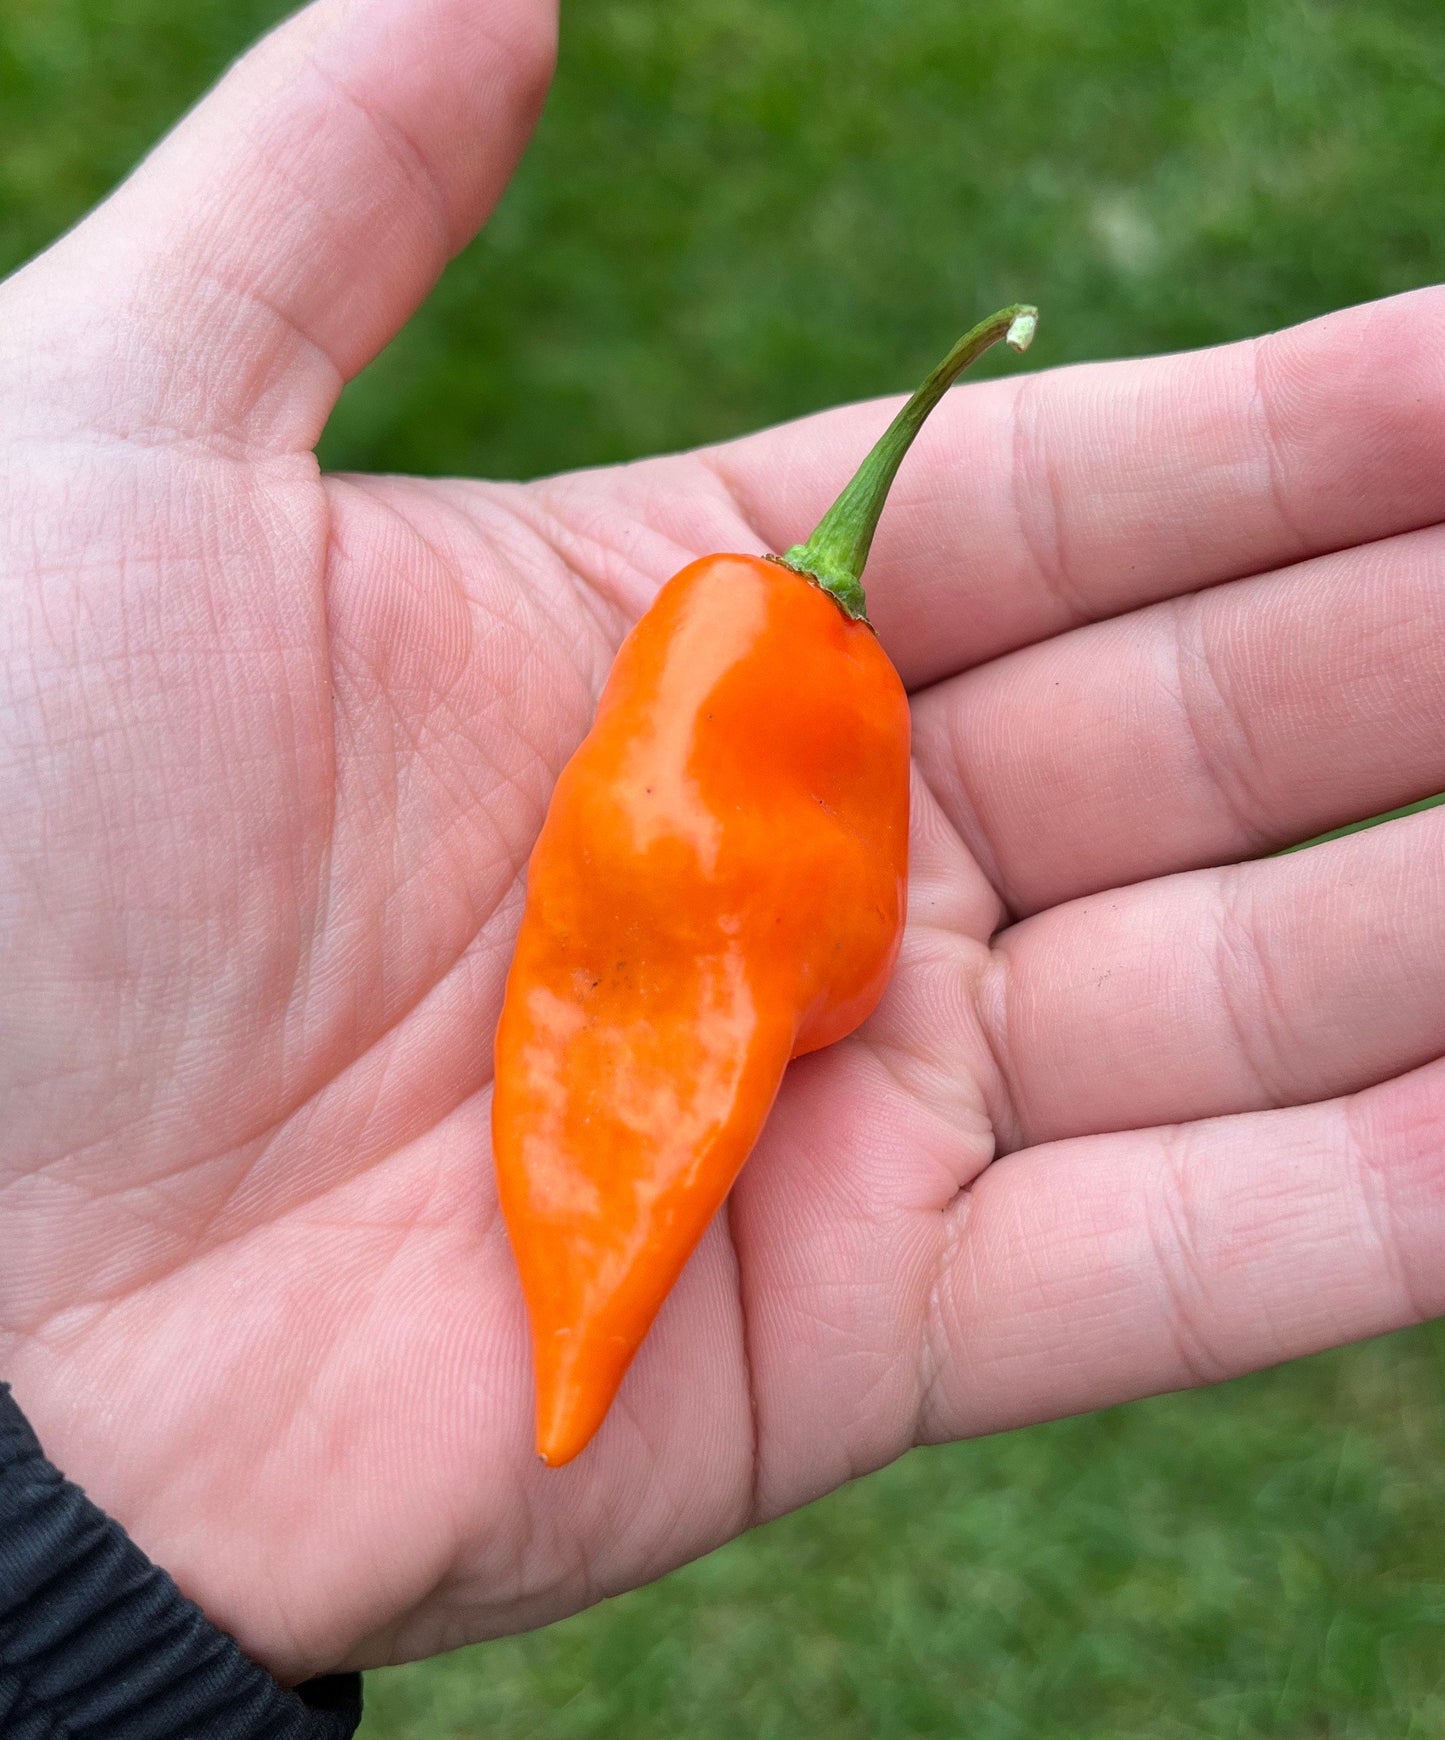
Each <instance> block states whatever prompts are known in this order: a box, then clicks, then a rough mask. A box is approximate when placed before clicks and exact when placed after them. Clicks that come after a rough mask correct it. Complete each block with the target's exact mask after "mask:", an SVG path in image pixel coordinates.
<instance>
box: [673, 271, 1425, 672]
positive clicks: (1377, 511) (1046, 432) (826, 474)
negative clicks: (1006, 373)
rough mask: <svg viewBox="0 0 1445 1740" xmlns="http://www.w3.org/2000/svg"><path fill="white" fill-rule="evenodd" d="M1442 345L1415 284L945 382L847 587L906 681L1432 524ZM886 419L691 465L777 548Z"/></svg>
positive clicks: (716, 452) (873, 417)
mask: <svg viewBox="0 0 1445 1740" xmlns="http://www.w3.org/2000/svg"><path fill="white" fill-rule="evenodd" d="M1043 318H1044V321H1045V322H1047V320H1048V309H1047V307H1046V306H1045V308H1044V313H1043ZM1442 340H1445V290H1442V289H1439V288H1431V289H1427V290H1418V291H1411V292H1408V293H1407V294H1405V295H1402V296H1395V297H1391V298H1389V299H1388V300H1386V301H1383V302H1374V303H1366V304H1363V305H1361V306H1360V307H1357V308H1349V309H1345V310H1343V311H1341V312H1339V313H1337V314H1329V315H1325V316H1324V317H1323V318H1322V319H1319V320H1312V321H1309V322H1307V323H1306V324H1305V325H1303V326H1296V327H1292V328H1289V329H1287V330H1285V331H1283V332H1278V333H1273V334H1271V335H1269V336H1268V337H1265V338H1259V339H1252V340H1247V341H1245V342H1243V343H1239V344H1230V345H1224V346H1221V347H1219V348H1217V349H1213V350H1205V351H1196V352H1191V353H1187V354H1182V355H1176V356H1165V357H1155V358H1150V359H1147V360H1143V361H1132V362H1113V363H1103V364H1098V363H1091V364H1085V365H1082V366H1078V367H1073V368H1067V369H1060V370H1057V371H1054V372H1052V373H1044V374H1033V375H1023V376H1010V377H1007V378H1004V379H1001V380H994V381H988V382H984V383H980V384H978V385H974V386H965V387H962V388H956V389H955V390H954V391H953V392H952V393H950V394H949V396H948V398H947V399H946V400H945V401H944V402H943V404H942V405H940V406H939V408H938V410H937V411H935V413H934V415H933V418H932V420H931V421H930V423H929V425H928V426H927V428H925V430H924V431H923V433H922V434H921V435H920V436H919V438H918V442H917V445H916V447H915V448H914V450H913V453H912V454H911V455H910V456H909V458H908V459H907V460H906V461H905V462H904V468H903V470H902V471H901V472H900V474H899V479H898V483H897V484H896V485H895V488H894V491H893V496H892V498H891V500H890V502H889V506H888V508H887V510H886V512H885V513H884V515H883V521H882V525H881V527H880V529H879V533H878V538H877V541H876V543H875V544H874V547H873V555H872V559H871V561H870V562H869V565H868V572H867V574H866V576H865V584H866V586H867V590H868V603H869V615H870V617H871V618H872V620H873V622H874V623H875V625H876V626H877V628H878V631H879V634H880V636H881V637H882V640H883V642H884V645H885V646H887V647H888V649H889V651H890V653H891V654H892V655H893V657H894V659H895V661H896V662H897V663H898V666H899V669H900V670H901V671H902V673H903V676H904V680H905V681H906V682H907V683H908V684H909V686H910V687H920V686H922V685H924V684H927V683H930V682H934V681H936V680H937V679H938V678H940V677H943V676H948V675H950V674H952V673H954V672H956V671H958V670H960V669H963V668H965V667H967V666H969V665H973V664H977V663H979V662H981V661H982V660H985V659H988V658H992V657H994V656H996V655H997V654H999V653H1002V652H1005V651H1008V650H1010V649H1012V648H1014V647H1018V646H1023V645H1027V644H1029V643H1031V642H1033V641H1037V640H1042V639H1044V638H1046V637H1048V636H1050V635H1053V634H1057V633H1059V632H1060V631H1061V630H1063V629H1066V628H1070V627H1075V626H1077V625H1078V624H1080V623H1082V622H1086V621H1093V620H1096V619H1098V618H1101V617H1107V616H1115V615H1119V614H1121V613H1123V612H1125V611H1128V610H1132V609H1134V608H1136V607H1137V606H1139V605H1141V604H1147V603H1152V602H1155V601H1156V600H1158V599H1161V598H1167V597H1171V596H1173V595H1174V594H1176V593H1182V592H1191V591H1195V590H1197V589H1198V588H1200V587H1204V586H1211V585H1214V584H1216V583H1217V582H1219V581H1223V580H1231V579H1237V578H1239V577H1240V576H1241V575H1245V574H1254V573H1260V572H1262V571H1264V570H1266V569H1270V568H1275V567H1279V566H1281V565H1283V564H1285V563H1289V562H1294V561H1298V560H1300V559H1301V558H1303V557H1305V556H1313V555H1320V554H1323V553H1325V552H1327V551H1330V550H1337V549H1344V548H1348V547H1350V546H1352V545H1354V544H1359V543H1365V542H1368V541H1371V540H1374V539H1376V538H1383V537H1388V536H1391V535H1392V534H1394V533H1397V532H1403V531H1409V530H1412V529H1414V528H1416V527H1418V526H1422V525H1429V524H1433V523H1434V522H1435V521H1436V520H1438V519H1439V518H1441V517H1442V514H1445V471H1442V469H1441V467H1440V465H1439V461H1438V455H1439V451H1440V443H1441V438H1442V435H1445V343H1442ZM891 409H892V407H890V406H889V405H887V404H869V405H852V406H847V407H845V408H843V409H841V410H837V411H832V412H828V413H825V414H824V415H823V416H821V417H813V418H808V419H805V420H803V421H801V422H796V423H791V424H786V425H783V426H781V427H779V428H776V429H769V430H764V431H763V432H762V433H760V434H757V435H753V436H749V437H747V438H745V439H744V440H741V441H737V442H733V443H730V444H729V445H727V446H724V447H719V448H716V449H713V450H712V451H711V452H710V453H708V454H707V455H706V456H705V457H706V458H707V461H708V463H709V465H710V466H711V467H712V468H713V469H714V470H716V472H717V473H718V474H719V475H720V476H721V477H722V479H723V481H724V482H725V483H726V485H727V487H728V489H729V491H730V492H731V494H732V495H733V497H734V499H735V500H736V501H737V502H738V504H739V506H740V508H741V509H742V511H743V513H744V514H745V515H746V517H747V518H748V520H749V522H750V524H751V525H752V526H753V528H754V529H755V530H756V532H757V533H758V535H759V537H760V538H761V539H762V540H763V541H764V542H766V543H767V544H768V545H769V547H770V548H772V549H775V550H784V549H787V548H788V547H789V546H790V545H791V544H794V543H797V542H800V541H801V539H802V538H803V537H805V536H806V535H807V533H808V531H809V530H810V528H811V527H812V526H813V525H815V524H816V523H817V521H818V519H819V518H820V517H821V516H822V514H823V512H824V511H825V510H826V508H827V507H828V505H829V503H830V502H831V500H832V498H833V497H834V496H835V495H836V494H837V492H838V490H839V489H840V488H841V487H842V485H843V483H844V482H846V480H847V478H848V476H849V475H850V474H851V471H852V469H853V467H854V465H856V463H857V461H858V460H859V459H860V458H861V457H862V455H863V453H864V452H865V451H866V450H867V448H868V446H869V445H870V443H871V442H872V440H873V439H874V437H875V436H876V435H877V434H878V433H879V431H880V430H881V428H882V426H883V424H884V423H885V422H886V420H887V417H888V416H889V415H890V414H891Z"/></svg>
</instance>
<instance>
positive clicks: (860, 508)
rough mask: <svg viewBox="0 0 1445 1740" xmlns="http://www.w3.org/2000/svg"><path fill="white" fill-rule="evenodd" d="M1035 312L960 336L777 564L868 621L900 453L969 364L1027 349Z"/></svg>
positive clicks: (986, 323) (1009, 315) (1011, 312)
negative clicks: (872, 573) (876, 556)
mask: <svg viewBox="0 0 1445 1740" xmlns="http://www.w3.org/2000/svg"><path fill="white" fill-rule="evenodd" d="M1038 320H1039V311H1038V309H1037V308H1030V307H1029V306H1028V305H1027V304H1025V303H1015V304H1014V305H1013V307H1011V308H1001V309H999V311H998V313H997V314H991V315H989V317H988V319H987V320H981V321H980V322H979V323H978V325H977V326H975V327H974V328H973V330H972V331H971V332H966V333H964V335H963V337H962V338H961V339H959V341H958V343H957V344H956V345H954V347H953V349H952V350H951V351H949V353H948V355H947V356H946V357H944V359H943V361H942V362H941V363H939V365H938V367H937V368H936V369H935V370H934V371H933V373H932V374H931V375H930V376H929V377H928V379H927V380H926V381H925V382H924V383H923V385H922V386H921V387H920V388H919V389H918V391H917V392H916V393H915V394H914V395H913V397H912V398H911V399H910V400H909V401H908V403H907V404H906V405H905V406H904V407H903V409H902V410H901V411H900V412H899V413H898V415H897V416H896V417H895V418H894V419H893V421H892V422H891V423H890V424H889V425H888V427H887V428H886V429H885V430H884V431H883V433H882V435H880V436H879V438H878V443H877V445H876V446H875V447H874V449H873V451H872V452H871V453H870V454H869V455H868V457H867V458H866V459H865V460H864V461H863V463H862V464H861V465H860V466H859V467H858V469H857V471H856V472H854V474H853V478H852V481H851V482H850V483H849V484H848V485H847V486H846V488H845V489H844V491H843V493H842V495H840V496H839V497H838V499H837V501H835V502H834V503H833V505H832V507H830V508H829V509H828V511H827V513H825V514H824V515H823V518H822V519H821V520H820V521H819V523H818V529H817V531H815V532H814V533H813V535H812V537H811V538H809V539H808V541H807V543H806V544H794V546H793V547H792V549H791V550H789V551H787V553H786V554H785V555H783V556H782V557H781V558H780V560H781V561H783V562H784V563H785V564H786V565H787V566H788V567H789V568H794V569H796V570H797V572H798V573H799V574H806V575H807V576H808V577H809V578H810V579H812V580H816V581H817V583H818V584H819V585H820V586H821V587H822V588H823V590H824V591H825V592H829V593H831V594H832V595H833V597H834V599H835V600H836V601H837V603H838V606H839V608H840V609H841V610H842V611H843V613H844V615H846V616H851V617H853V618H855V619H856V620H858V621H860V622H866V621H867V620H868V618H867V615H866V606H865V600H864V597H863V585H862V579H863V566H864V564H865V563H866V562H867V560H868V551H869V550H870V549H871V548H872V544H873V533H874V532H875V531H876V530H877V527H878V516H879V515H880V514H881V513H882V512H883V503H884V502H885V501H886V500H887V498H888V490H889V487H890V486H891V484H892V482H893V479H894V477H895V475H896V474H897V471H898V467H899V466H900V465H901V464H902V463H903V455H904V454H905V453H907V451H908V449H909V448H910V447H911V446H912V445H913V437H914V436H915V435H916V434H917V433H918V431H919V430H920V429H921V428H922V427H923V424H924V420H925V419H926V418H927V416H928V413H929V412H930V411H931V410H932V409H933V407H934V406H935V405H936V404H937V403H938V401H939V400H940V399H941V398H942V397H943V395H944V394H945V393H946V392H947V391H948V389H949V388H950V387H951V386H952V385H953V383H954V381H955V380H957V378H958V377H959V375H961V374H962V373H963V371H964V370H965V369H966V368H967V367H968V365H969V364H970V363H971V362H973V361H974V360H975V358H977V357H980V356H982V355H983V353H984V352H985V351H986V350H987V349H988V348H989V346H990V345H993V344H997V343H998V341H999V340H1000V339H1003V340H1004V342H1005V343H1006V344H1008V345H1010V346H1011V347H1012V348H1013V349H1014V350H1017V351H1025V350H1027V349H1028V348H1029V345H1030V344H1031V343H1032V341H1033V336H1034V328H1035V327H1036V326H1037V325H1038Z"/></svg>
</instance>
